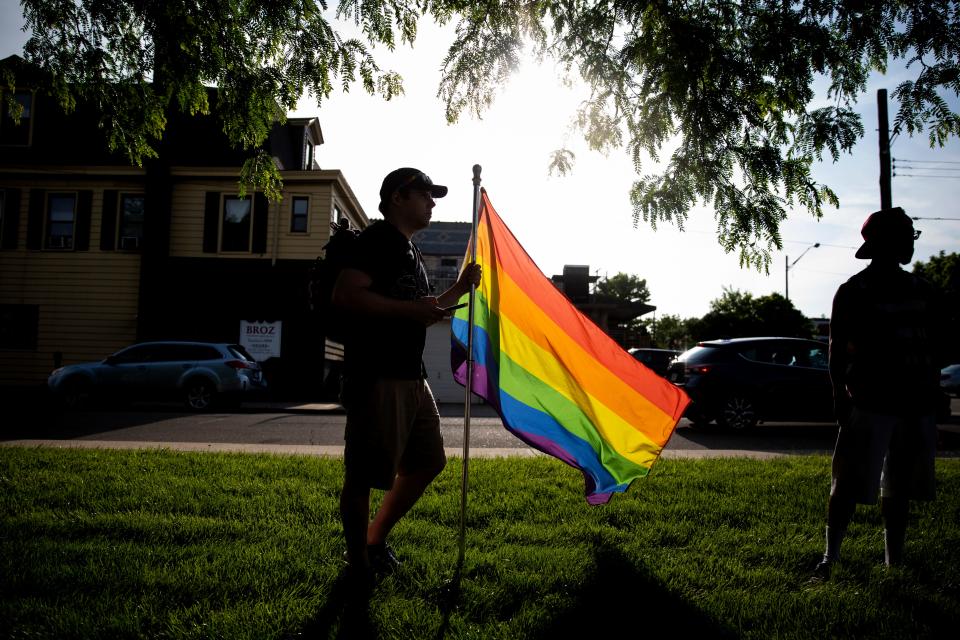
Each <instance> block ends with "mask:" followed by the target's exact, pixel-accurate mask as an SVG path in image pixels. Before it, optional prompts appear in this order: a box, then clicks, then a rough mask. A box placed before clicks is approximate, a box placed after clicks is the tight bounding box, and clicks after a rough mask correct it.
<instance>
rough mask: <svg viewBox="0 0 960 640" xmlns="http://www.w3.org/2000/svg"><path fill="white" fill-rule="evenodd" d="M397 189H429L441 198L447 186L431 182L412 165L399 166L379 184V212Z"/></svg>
mask: <svg viewBox="0 0 960 640" xmlns="http://www.w3.org/2000/svg"><path fill="white" fill-rule="evenodd" d="M398 189H418V190H422V191H429V192H430V195H431V196H433V197H434V198H442V197H443V196H445V195H447V188H446V187H444V186H443V185H439V184H433V180H431V179H430V176H428V175H427V174H425V173H424V172H423V171H420V170H419V169H414V168H412V167H401V168H400V169H395V170H393V171H391V172H390V173H388V174H387V177H386V178H384V179H383V184H382V185H380V205H379V207H378V208H379V209H380V212H381V213H383V212H384V209H386V207H387V202H389V201H390V196H392V195H393V192H394V191H397V190H398Z"/></svg>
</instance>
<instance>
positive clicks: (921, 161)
mask: <svg viewBox="0 0 960 640" xmlns="http://www.w3.org/2000/svg"><path fill="white" fill-rule="evenodd" d="M898 160H899V161H900V162H913V163H916V164H960V161H954V160H908V159H906V158H893V161H894V162H897V161H898Z"/></svg>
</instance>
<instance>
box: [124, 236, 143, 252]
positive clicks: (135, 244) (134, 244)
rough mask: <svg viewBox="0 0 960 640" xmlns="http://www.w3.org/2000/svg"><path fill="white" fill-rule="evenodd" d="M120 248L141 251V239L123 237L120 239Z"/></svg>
mask: <svg viewBox="0 0 960 640" xmlns="http://www.w3.org/2000/svg"><path fill="white" fill-rule="evenodd" d="M120 248H121V249H125V250H128V251H129V250H132V249H139V248H140V238H139V237H138V236H123V237H122V238H120Z"/></svg>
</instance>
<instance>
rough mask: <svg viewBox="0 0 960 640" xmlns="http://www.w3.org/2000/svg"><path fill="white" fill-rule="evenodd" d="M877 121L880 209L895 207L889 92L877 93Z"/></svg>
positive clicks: (882, 90)
mask: <svg viewBox="0 0 960 640" xmlns="http://www.w3.org/2000/svg"><path fill="white" fill-rule="evenodd" d="M877 120H878V125H879V135H880V208H881V209H889V208H891V207H892V206H893V196H892V194H891V190H890V125H889V123H888V121H887V90H886V89H879V90H878V91H877Z"/></svg>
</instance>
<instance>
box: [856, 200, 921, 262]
mask: <svg viewBox="0 0 960 640" xmlns="http://www.w3.org/2000/svg"><path fill="white" fill-rule="evenodd" d="M860 235H861V236H863V244H862V245H861V246H860V248H859V249H857V253H856V256H857V257H858V258H861V259H864V258H874V257H876V250H877V249H883V248H894V247H897V246H898V245H899V244H900V243H901V242H903V241H905V240H908V239H909V240H914V239H916V238H917V236H918V235H920V233H919V232H916V231H914V230H913V221H912V220H911V219H910V217H909V216H907V214H906V213H905V212H904V210H903V208H901V207H893V208H891V209H881V210H880V211H874V212H873V213H871V214H870V215H869V216H867V220H866V221H865V222H864V223H863V227H861V229H860Z"/></svg>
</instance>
